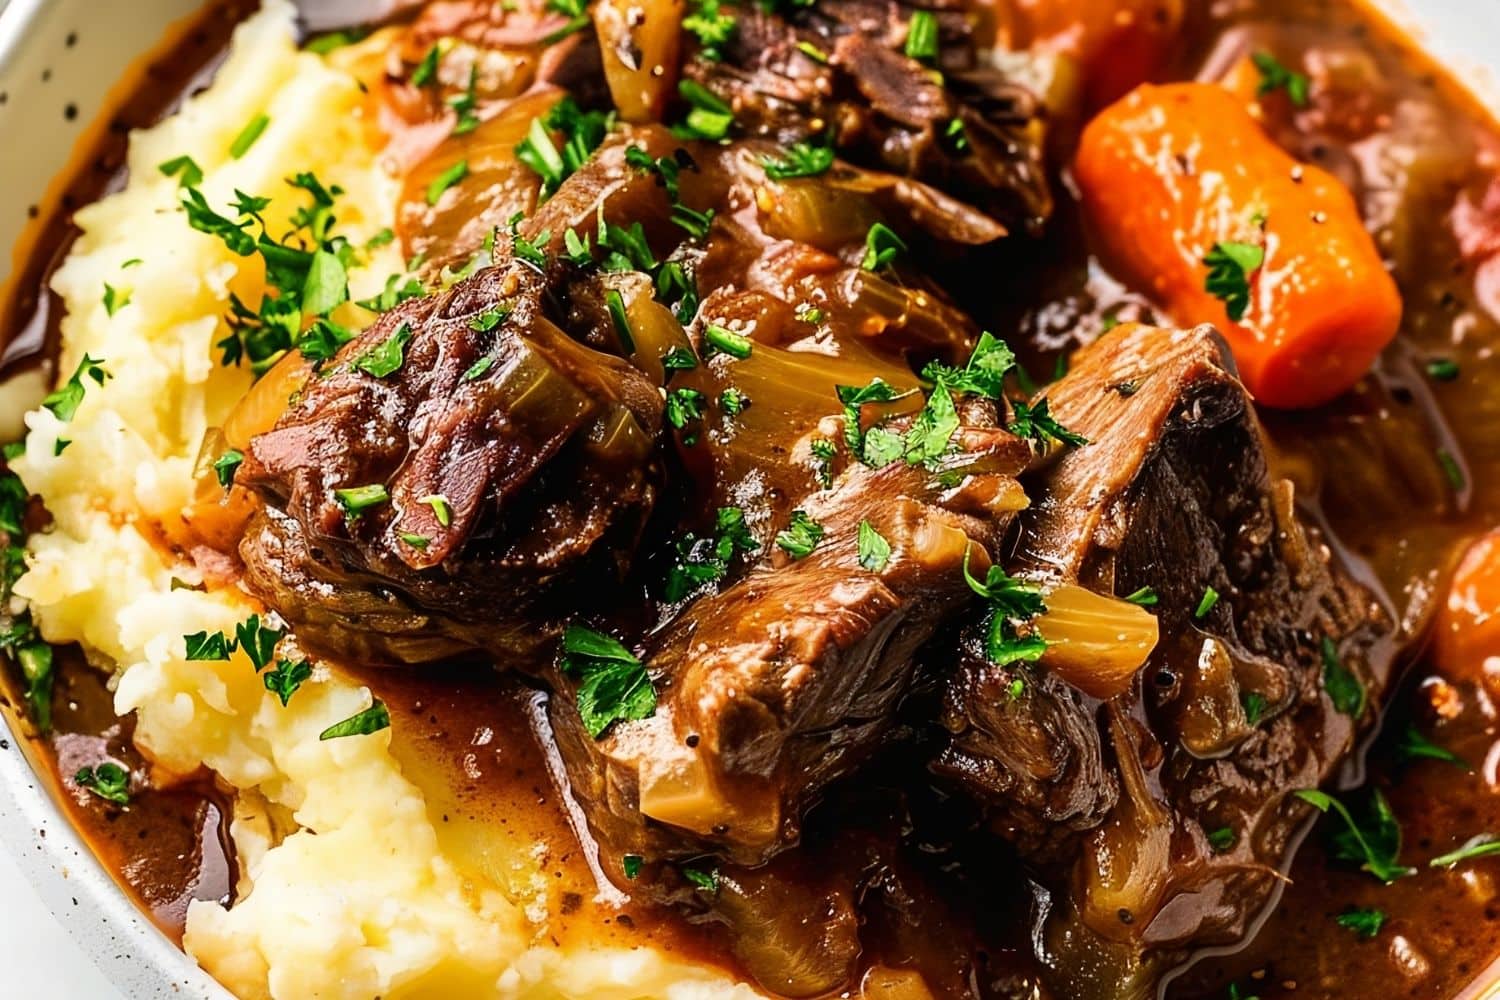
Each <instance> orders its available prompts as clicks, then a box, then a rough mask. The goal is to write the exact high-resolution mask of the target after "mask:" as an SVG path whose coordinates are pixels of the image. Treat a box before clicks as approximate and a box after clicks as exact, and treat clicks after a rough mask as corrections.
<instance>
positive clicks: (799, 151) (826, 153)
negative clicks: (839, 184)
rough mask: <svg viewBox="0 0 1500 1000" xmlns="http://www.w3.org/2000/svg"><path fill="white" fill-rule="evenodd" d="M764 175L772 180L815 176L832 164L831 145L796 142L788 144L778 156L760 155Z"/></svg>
mask: <svg viewBox="0 0 1500 1000" xmlns="http://www.w3.org/2000/svg"><path fill="white" fill-rule="evenodd" d="M760 162H761V165H762V166H763V167H765V171H766V176H767V177H769V178H771V180H773V181H789V180H792V179H793V178H797V177H817V176H818V175H819V174H822V173H826V172H827V171H828V168H829V167H831V166H833V146H831V145H828V144H823V145H817V146H815V145H813V144H812V143H810V142H806V141H804V142H798V143H793V144H792V145H791V146H789V147H788V148H787V150H786V152H785V154H783V155H782V156H780V157H772V156H764V157H761V161H760Z"/></svg>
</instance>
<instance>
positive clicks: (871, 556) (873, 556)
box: [859, 521, 891, 573]
mask: <svg viewBox="0 0 1500 1000" xmlns="http://www.w3.org/2000/svg"><path fill="white" fill-rule="evenodd" d="M890 561H891V543H890V542H888V541H886V540H885V536H884V535H882V534H881V533H880V532H878V531H876V530H875V528H874V526H873V525H871V524H870V522H869V521H860V522H859V564H860V566H861V567H863V568H864V569H867V570H869V571H870V572H871V573H879V572H880V571H881V570H883V569H885V567H886V564H887V563H889V562H890Z"/></svg>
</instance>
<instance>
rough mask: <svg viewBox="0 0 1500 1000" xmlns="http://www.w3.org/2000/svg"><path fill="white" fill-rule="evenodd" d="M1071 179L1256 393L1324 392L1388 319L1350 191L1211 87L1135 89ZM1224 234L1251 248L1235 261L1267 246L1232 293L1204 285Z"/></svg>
mask: <svg viewBox="0 0 1500 1000" xmlns="http://www.w3.org/2000/svg"><path fill="white" fill-rule="evenodd" d="M1074 177H1075V178H1076V180H1077V182H1078V186H1079V189H1080V190H1081V192H1082V194H1083V203H1084V208H1085V211H1086V212H1087V214H1088V217H1089V220H1090V223H1091V228H1092V230H1093V232H1094V233H1095V235H1096V237H1097V239H1098V241H1099V244H1100V246H1101V249H1102V251H1103V253H1104V256H1105V258H1106V260H1107V262H1108V263H1109V264H1110V265H1111V266H1112V267H1113V268H1114V269H1115V270H1116V272H1117V273H1119V274H1120V275H1121V276H1122V277H1124V278H1125V279H1126V280H1127V281H1129V282H1131V283H1132V284H1134V285H1136V286H1138V287H1139V288H1140V289H1141V290H1143V291H1145V292H1146V293H1148V294H1150V295H1151V296H1152V297H1153V298H1154V299H1155V300H1156V302H1157V304H1158V305H1160V306H1161V307H1162V308H1163V309H1164V310H1165V311H1166V312H1167V313H1168V314H1169V315H1170V316H1171V318H1172V320H1173V321H1174V322H1175V323H1176V324H1178V325H1180V326H1193V325H1196V324H1198V323H1212V324H1214V325H1215V326H1217V327H1218V328H1219V330H1220V332H1222V333H1223V334H1224V336H1225V339H1226V340H1228V341H1229V345H1230V347H1231V349H1232V350H1233V351H1234V357H1235V361H1236V363H1237V364H1238V366H1239V370H1240V377H1241V378H1242V379H1243V380H1244V382H1245V384H1246V385H1247V386H1248V387H1249V388H1250V391H1251V392H1252V393H1254V395H1255V396H1256V398H1257V399H1258V400H1260V402H1262V403H1265V404H1266V405H1269V406H1275V407H1287V408H1297V407H1306V406H1316V405H1318V404H1320V403H1325V402H1327V401H1328V400H1330V399H1332V398H1334V397H1335V396H1337V395H1338V394H1339V393H1341V392H1343V391H1344V390H1346V389H1348V388H1349V387H1350V386H1352V385H1353V384H1354V383H1355V382H1356V381H1358V380H1359V378H1360V376H1362V375H1363V374H1364V373H1365V372H1366V370H1368V368H1369V367H1370V363H1371V362H1372V361H1374V360H1375V357H1376V356H1377V355H1378V354H1379V353H1380V351H1381V350H1382V349H1383V348H1384V347H1385V345H1386V344H1388V343H1389V342H1390V340H1391V338H1392V337H1394V336H1395V334H1396V329H1397V327H1399V326H1400V323H1401V295H1400V292H1398V291H1397V289H1396V283H1395V282H1394V281H1393V280H1392V279H1391V276H1390V274H1389V273H1387V271H1386V269H1385V265H1384V263H1383V262H1382V260H1381V258H1380V253H1379V251H1378V250H1377V249H1376V247H1375V242H1374V240H1373V239H1372V238H1371V237H1370V235H1369V233H1368V232H1366V230H1365V228H1364V225H1363V223H1362V222H1361V220H1360V216H1359V209H1358V206H1357V205H1356V204H1355V202H1354V198H1353V197H1352V196H1351V195H1350V194H1349V192H1348V190H1346V189H1345V188H1344V186H1343V185H1342V184H1340V183H1339V181H1338V180H1337V179H1336V178H1334V177H1333V176H1332V175H1331V174H1329V173H1327V172H1326V171H1323V170H1320V169H1318V168H1317V167H1313V166H1307V165H1304V164H1299V163H1298V162H1297V161H1295V160H1293V159H1292V158H1291V157H1290V156H1288V155H1287V154H1286V153H1285V152H1283V151H1282V150H1281V149H1280V148H1279V147H1278V146H1276V145H1275V144H1274V143H1272V142H1271V140H1270V139H1269V138H1267V137H1266V135H1265V133H1264V132H1263V131H1262V130H1261V127H1260V125H1259V124H1257V123H1256V121H1255V119H1254V118H1252V117H1251V115H1250V113H1249V112H1248V111H1247V110H1246V109H1245V108H1244V107H1243V106H1242V105H1241V104H1240V103H1239V102H1238V101H1236V100H1235V98H1234V97H1233V96H1232V95H1231V94H1230V93H1229V92H1228V91H1226V90H1224V89H1222V88H1220V87H1217V86H1214V85H1211V84H1203V83H1179V84H1171V85H1168V86H1159V87H1158V86H1151V85H1146V86H1142V87H1139V88H1137V89H1136V90H1134V91H1133V92H1131V93H1130V94H1129V95H1128V96H1127V97H1126V98H1124V99H1123V100H1121V101H1120V102H1118V103H1116V104H1115V105H1113V106H1111V107H1109V108H1107V109H1105V111H1103V112H1102V113H1101V114H1100V115H1099V116H1098V117H1096V118H1095V119H1094V120H1093V121H1092V122H1090V123H1089V125H1088V127H1087V128H1086V129H1085V130H1084V134H1083V140H1082V143H1081V145H1080V147H1079V151H1078V157H1077V159H1076V161H1075V163H1074ZM1224 244H1230V246H1229V248H1228V249H1229V250H1230V251H1231V254H1234V252H1235V251H1236V249H1237V248H1258V249H1256V250H1251V251H1250V252H1248V253H1246V254H1242V255H1241V257H1242V261H1243V260H1245V259H1248V261H1249V262H1252V263H1253V262H1254V261H1255V260H1256V259H1257V258H1259V255H1260V253H1261V252H1263V259H1262V262H1261V263H1260V266H1258V267H1254V268H1244V269H1243V272H1244V276H1245V277H1246V278H1247V279H1248V281H1247V285H1248V287H1247V288H1246V289H1245V291H1246V293H1247V297H1246V298H1244V299H1243V300H1242V301H1239V302H1237V303H1232V306H1226V302H1225V299H1224V298H1220V297H1219V295H1225V292H1224V290H1223V288H1222V287H1221V286H1220V287H1219V289H1218V290H1219V295H1215V294H1213V293H1211V292H1210V291H1209V288H1208V286H1209V284H1210V282H1209V272H1210V266H1209V264H1208V263H1206V260H1207V259H1208V258H1209V257H1210V254H1211V253H1213V251H1214V250H1215V248H1216V247H1222V245H1224ZM1234 270H1235V267H1234V266H1231V267H1230V271H1231V273H1233V272H1234ZM1227 297H1228V296H1227V295H1226V298H1227ZM1232 315H1233V318H1231V317H1232Z"/></svg>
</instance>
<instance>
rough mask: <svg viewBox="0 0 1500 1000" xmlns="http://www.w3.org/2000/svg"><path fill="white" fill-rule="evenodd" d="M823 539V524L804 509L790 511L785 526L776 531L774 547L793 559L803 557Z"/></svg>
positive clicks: (810, 552) (809, 553)
mask: <svg viewBox="0 0 1500 1000" xmlns="http://www.w3.org/2000/svg"><path fill="white" fill-rule="evenodd" d="M822 540H823V526H822V525H821V524H819V523H818V522H817V521H814V520H813V519H812V518H811V517H810V516H808V513H807V511H805V510H800V509H799V510H794V511H792V518H791V520H790V521H789V522H787V526H786V528H784V529H783V530H781V531H779V532H777V533H776V547H777V548H779V549H781V550H782V551H783V552H785V553H786V554H787V555H789V556H791V557H792V558H793V559H805V558H806V557H807V556H809V555H811V554H812V551H813V549H815V548H817V547H818V543H819V542H820V541H822Z"/></svg>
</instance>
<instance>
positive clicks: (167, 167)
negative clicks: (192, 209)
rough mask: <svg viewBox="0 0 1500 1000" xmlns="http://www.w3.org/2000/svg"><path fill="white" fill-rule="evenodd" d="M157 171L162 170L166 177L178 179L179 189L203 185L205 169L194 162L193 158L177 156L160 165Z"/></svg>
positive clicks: (157, 166)
mask: <svg viewBox="0 0 1500 1000" xmlns="http://www.w3.org/2000/svg"><path fill="white" fill-rule="evenodd" d="M156 169H157V170H160V171H161V173H162V176H164V177H176V178H177V186H178V187H197V186H198V185H199V184H202V183H203V168H202V167H200V166H198V164H197V163H196V162H195V161H194V160H193V158H192V157H191V156H176V157H173V158H172V159H170V160H167V161H165V162H163V163H158V164H157V165H156Z"/></svg>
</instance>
